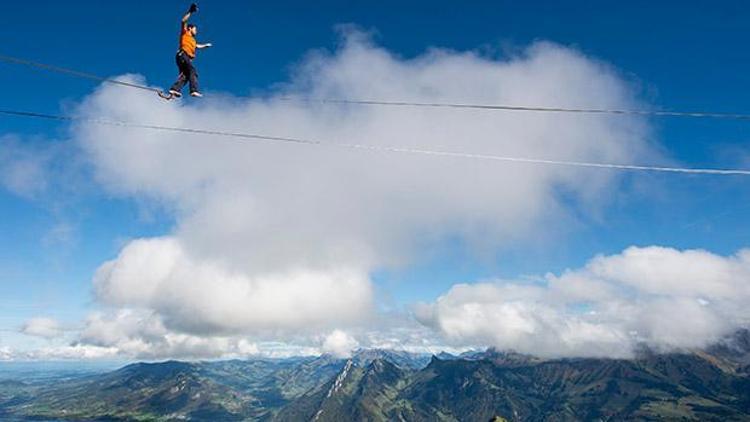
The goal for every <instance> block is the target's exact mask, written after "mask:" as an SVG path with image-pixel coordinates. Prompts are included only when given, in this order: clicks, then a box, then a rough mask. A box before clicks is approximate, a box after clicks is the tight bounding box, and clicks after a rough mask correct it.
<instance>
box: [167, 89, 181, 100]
mask: <svg viewBox="0 0 750 422" xmlns="http://www.w3.org/2000/svg"><path fill="white" fill-rule="evenodd" d="M169 93H170V94H172V96H173V97H175V98H180V97H182V93H181V92H180V91H176V90H174V89H170V90H169Z"/></svg>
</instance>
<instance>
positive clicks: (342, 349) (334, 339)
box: [321, 330, 359, 358]
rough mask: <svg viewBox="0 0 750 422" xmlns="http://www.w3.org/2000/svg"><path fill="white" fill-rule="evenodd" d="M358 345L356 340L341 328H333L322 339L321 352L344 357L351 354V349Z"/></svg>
mask: <svg viewBox="0 0 750 422" xmlns="http://www.w3.org/2000/svg"><path fill="white" fill-rule="evenodd" d="M357 346H359V342H357V340H356V339H355V338H354V337H352V336H350V335H349V334H347V333H346V332H344V331H341V330H333V331H332V332H331V333H330V334H329V335H328V336H326V338H325V340H324V341H323V346H322V348H321V349H322V351H323V353H330V354H332V355H334V356H338V357H342V358H346V357H349V356H351V354H352V351H353V350H354V349H356V348H357Z"/></svg>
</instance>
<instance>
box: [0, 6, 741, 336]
mask: <svg viewBox="0 0 750 422" xmlns="http://www.w3.org/2000/svg"><path fill="white" fill-rule="evenodd" d="M185 6H186V4H185V3H184V2H176V1H160V2H145V1H135V2H129V3H117V4H115V3H111V2H100V1H75V2H57V1H54V2H53V1H41V2H29V3H25V2H14V3H13V4H12V5H7V6H6V7H5V8H4V9H3V12H2V13H3V17H4V19H3V25H2V26H0V39H3V40H5V41H4V43H3V47H2V51H1V52H0V53H2V54H8V55H13V56H18V57H24V58H28V59H31V60H38V61H40V62H45V63H50V64H56V65H60V66H67V67H72V68H75V69H80V70H83V71H86V72H91V73H95V74H99V75H121V74H125V73H138V74H141V75H144V76H145V77H146V78H147V79H148V81H149V82H150V83H153V84H159V85H163V86H167V85H168V84H169V83H171V81H172V79H173V76H174V73H175V70H174V63H173V55H174V50H175V42H176V38H177V26H178V20H179V17H180V14H181V12H182V11H183V9H184V8H185ZM201 6H202V9H201V11H200V13H199V14H198V15H197V16H196V17H195V19H194V20H195V22H196V23H197V24H198V25H199V28H200V34H199V37H198V38H199V39H200V40H205V41H210V42H212V43H213V44H214V48H212V49H210V50H207V51H202V52H201V54H200V57H199V58H198V61H197V66H198V68H199V72H200V75H201V83H202V85H203V87H204V89H205V90H206V92H207V93H218V92H223V93H230V94H232V95H235V96H247V95H257V94H263V93H265V92H268V91H269V90H271V89H273V87H274V86H276V85H277V84H279V83H283V82H286V81H288V80H289V79H290V72H291V71H292V69H294V66H295V65H296V64H298V63H300V62H301V61H302V60H304V58H305V57H306V55H307V54H308V53H309V52H310V51H313V50H316V49H327V50H334V49H335V48H336V47H337V45H338V43H339V42H340V38H339V36H338V35H337V34H336V31H335V30H334V28H335V27H336V26H337V25H339V24H355V25H357V26H359V27H360V28H363V29H364V30H367V31H373V33H374V34H375V35H374V42H375V43H376V44H377V45H379V46H381V47H383V48H384V49H387V50H389V51H390V52H392V53H393V54H395V55H397V56H400V57H403V58H411V57H415V56H418V55H420V54H423V53H424V52H425V51H426V50H428V49H430V48H432V47H441V48H446V49H451V50H456V51H466V50H476V51H479V52H481V54H484V55H485V56H488V57H500V58H502V57H504V55H506V54H507V52H509V51H515V50H518V49H523V48H525V47H526V46H528V45H529V44H530V43H532V42H534V41H537V40H548V41H552V42H554V43H557V44H560V45H562V46H566V47H570V48H572V49H575V50H577V51H580V52H582V53H583V54H585V55H586V56H587V57H590V58H593V60H600V61H602V62H606V63H608V64H609V65H611V66H612V67H613V68H614V69H615V72H616V73H617V74H618V75H619V77H620V78H622V79H623V80H625V81H626V82H628V83H629V84H631V86H634V87H635V89H636V91H637V96H638V97H639V98H640V99H641V100H642V101H644V102H646V103H651V104H654V105H656V106H658V107H661V108H665V109H674V110H690V111H692V110H698V111H702V110H705V111H716V112H747V111H748V107H747V101H745V94H744V93H745V92H747V91H748V89H750V78H748V77H747V69H748V65H750V50H748V49H747V42H748V40H749V38H750V37H749V35H748V31H747V24H746V23H747V22H748V20H749V19H750V9H749V8H747V6H746V5H745V4H744V3H743V2H738V1H721V2H676V1H674V2H673V1H664V2H656V3H654V2H646V1H634V2H614V1H612V2H610V1H604V2H590V1H579V2H566V4H561V3H560V2H552V1H549V2H547V1H541V2H525V3H523V4H521V3H519V2H513V1H492V2H490V1H487V2H472V3H470V4H461V3H460V2H447V1H430V2H426V1H412V2H407V4H404V2H397V1H390V0H387V1H380V2H358V1H355V2H344V1H341V2H335V1H322V2H314V3H310V2H293V1H277V2H266V3H262V2H246V1H222V2H205V4H202V5H201ZM0 86H2V89H3V94H2V96H1V98H0V107H2V108H8V109H18V110H29V111H38V112H50V113H57V112H61V111H65V110H69V109H70V107H71V106H72V105H74V104H76V103H77V102H78V101H80V100H82V99H83V98H85V97H87V96H88V95H90V94H91V93H92V90H93V89H94V88H95V85H92V83H91V82H90V81H86V80H79V79H75V78H70V77H68V76H65V75H56V74H50V73H45V72H43V71H36V70H30V69H27V68H23V67H19V66H16V65H9V64H5V63H0ZM394 100H398V98H394ZM457 100H458V101H460V100H461V99H460V98H459V99H457ZM539 105H544V104H539ZM649 123H650V124H651V127H652V129H653V131H654V135H653V136H654V138H655V139H656V140H657V141H658V143H659V144H660V147H661V149H662V150H663V151H664V152H665V155H667V156H668V157H670V158H671V159H672V160H673V161H674V162H677V163H680V164H681V165H685V166H690V167H727V168H729V167H742V168H747V167H750V153H749V152H748V145H750V140H748V137H747V133H748V128H750V123H748V122H743V121H732V120H719V119H703V120H701V119H688V118H655V119H652V120H650V121H649ZM0 135H14V136H18V139H20V140H19V141H18V142H19V143H20V144H21V145H22V146H24V147H28V148H30V149H31V150H32V151H34V150H38V151H46V150H48V149H49V147H50V146H54V145H56V144H63V143H64V142H65V141H66V140H67V139H68V138H69V137H70V133H69V131H68V128H67V127H66V125H64V124H57V123H49V122H44V121H36V120H24V119H13V118H8V117H0ZM6 139H7V138H6ZM40 153H41V152H40ZM80 159H81V157H77V156H75V155H72V156H71V155H66V156H65V158H64V159H63V160H60V159H59V158H57V159H56V161H55V162H54V163H53V164H52V165H53V166H54V167H55V169H56V170H55V171H54V172H53V173H52V174H54V175H56V176H59V175H61V174H64V173H65V170H59V169H60V168H64V167H65V166H66V164H68V165H72V166H74V167H75V165H77V160H80ZM79 181H80V180H79ZM616 186H617V189H623V190H624V191H627V194H624V193H623V194H620V193H618V192H612V193H611V198H610V200H609V201H608V203H607V205H606V206H605V207H604V208H603V210H601V211H599V212H598V216H597V217H596V218H585V219H583V222H579V223H577V224H576V225H574V226H572V227H555V226H554V225H553V226H550V227H549V230H548V231H550V232H559V233H560V236H561V237H560V238H558V239H557V241H556V242H555V243H554V244H549V243H547V242H546V240H545V239H540V240H539V241H532V242H529V243H526V244H523V245H520V246H518V247H508V246H506V247H503V248H499V249H498V250H495V251H493V253H492V254H491V255H490V256H483V257H476V256H472V255H471V254H470V253H467V252H466V251H465V250H463V249H462V248H461V247H460V246H457V245H453V244H451V243H450V242H448V244H447V246H445V247H444V248H443V249H441V252H440V253H439V254H437V255H435V256H431V257H430V258H429V259H426V260H420V261H418V262H412V263H410V264H409V265H407V266H405V267H403V268H400V269H388V270H382V271H377V272H376V273H375V274H374V275H373V277H374V280H375V283H376V285H377V286H379V287H378V289H379V292H380V293H379V294H380V295H381V298H383V300H385V301H386V302H387V303H389V304H391V305H395V306H401V305H406V304H409V303H413V302H415V301H432V300H434V299H435V298H436V297H438V296H439V295H441V294H443V293H444V292H445V291H446V290H447V289H449V288H450V286H451V285H453V284H454V283H457V282H469V281H475V280H479V279H483V278H490V277H502V278H514V277H520V276H524V275H532V274H544V273H547V272H553V273H559V272H561V271H563V270H564V269H566V268H578V267H581V266H582V265H584V264H585V263H586V262H587V261H588V260H589V259H591V257H593V256H595V255H597V254H605V255H608V254H616V253H619V252H620V251H622V250H623V249H625V248H627V247H629V246H633V245H635V246H649V245H662V246H667V247H672V248H676V249H695V248H700V249H706V250H708V251H711V252H713V253H716V254H718V255H730V254H733V253H734V252H736V251H737V250H739V249H741V248H743V247H746V246H747V245H748V239H749V237H750V225H747V224H746V219H747V218H746V217H747V215H748V212H749V211H750V187H748V186H749V185H748V183H747V180H746V178H744V177H713V176H684V175H669V174H667V175H653V174H646V175H628V176H626V177H625V179H624V180H623V182H622V184H618V185H616ZM654 190H658V192H659V194H658V195H654V194H653V192H654ZM571 212H572V213H574V214H575V213H576V212H578V211H577V210H576V209H575V206H572V208H571ZM175 224H176V222H175V220H174V216H172V215H170V213H168V212H165V211H164V210H161V209H158V208H153V207H150V206H148V205H144V203H143V202H142V201H139V200H138V199H136V198H132V197H121V196H117V195H114V194H113V193H112V192H111V191H108V190H106V189H103V188H101V186H99V185H98V184H97V183H96V182H95V181H81V183H80V184H76V185H75V186H71V187H70V190H66V189H64V188H62V189H60V188H59V187H57V186H56V188H55V189H54V190H53V191H52V192H45V193H44V194H42V195H40V196H38V197H34V198H29V197H24V196H19V195H17V194H15V193H13V192H11V191H8V190H0V233H2V235H1V236H0V327H1V328H3V329H10V330H13V329H16V328H17V327H19V326H21V325H22V324H23V323H24V322H25V321H27V320H28V319H29V318H32V317H36V316H39V315H44V316H48V317H51V318H56V319H58V320H60V321H63V322H66V323H68V324H71V325H72V326H77V325H79V324H80V321H81V320H82V319H83V318H85V316H86V315H87V314H88V313H89V312H91V310H92V309H95V308H97V305H96V304H95V303H94V302H95V300H94V298H93V296H92V290H91V279H92V276H93V274H94V272H95V271H96V269H97V268H98V267H99V266H100V265H101V264H102V263H103V262H104V261H106V260H109V259H112V258H114V257H115V256H116V255H117V253H118V252H119V251H120V249H121V248H122V247H123V245H124V244H125V243H126V242H127V241H128V239H134V238H143V237H152V236H161V235H165V234H168V233H169V232H170V231H171V230H172V228H173V227H174V226H175ZM547 224H549V223H547ZM0 334H1V333H0ZM2 338H3V336H2V335H0V339H2ZM26 342H28V343H26ZM3 343H5V344H10V345H13V346H18V347H32V346H34V345H38V344H43V343H40V340H38V339H31V338H26V337H24V336H10V337H7V338H6V339H5V341H3V342H0V346H2V345H3ZM29 345H31V346H29Z"/></svg>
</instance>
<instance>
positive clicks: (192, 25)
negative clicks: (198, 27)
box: [187, 23, 195, 29]
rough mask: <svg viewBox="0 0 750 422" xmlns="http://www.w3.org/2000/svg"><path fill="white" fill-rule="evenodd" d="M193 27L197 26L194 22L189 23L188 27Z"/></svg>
mask: <svg viewBox="0 0 750 422" xmlns="http://www.w3.org/2000/svg"><path fill="white" fill-rule="evenodd" d="M193 28H195V24H194V23H189V24H187V29H193Z"/></svg>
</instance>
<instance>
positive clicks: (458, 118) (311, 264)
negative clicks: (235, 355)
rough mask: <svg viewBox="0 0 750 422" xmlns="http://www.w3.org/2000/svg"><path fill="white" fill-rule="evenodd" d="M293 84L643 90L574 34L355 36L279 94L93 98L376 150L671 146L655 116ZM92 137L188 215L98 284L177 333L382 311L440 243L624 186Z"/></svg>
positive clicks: (121, 186)
mask: <svg viewBox="0 0 750 422" xmlns="http://www.w3.org/2000/svg"><path fill="white" fill-rule="evenodd" d="M130 78H131V79H134V80H140V77H136V76H131V77H130ZM141 81H142V80H141ZM289 96H304V97H315V98H321V97H335V98H342V97H343V98H368V99H391V100H410V101H427V102H432V101H460V102H481V103H509V104H528V105H532V104H543V105H546V106H573V107H575V106H587V107H611V108H633V107H637V106H638V104H636V100H635V99H634V95H633V92H632V90H631V89H630V86H629V85H628V84H627V83H625V82H624V81H623V80H622V79H621V78H620V77H619V75H618V74H617V72H615V71H614V70H613V69H611V68H610V67H608V66H606V65H605V64H602V63H600V62H598V61H596V60H592V59H590V58H588V57H586V56H584V55H582V54H581V53H579V52H576V51H574V50H571V49H568V48H565V47H561V46H558V45H554V44H550V43H537V44H534V45H532V46H530V47H529V48H528V49H526V50H525V51H524V52H523V53H521V54H518V55H515V56H509V57H505V58H501V59H497V58H490V57H483V56H481V55H479V54H476V53H473V52H454V51H446V50H440V49H434V50H431V51H429V52H427V53H425V54H423V55H421V56H419V57H416V58H413V59H403V58H400V57H397V56H395V55H393V54H391V53H390V52H388V51H386V50H385V49H382V48H379V47H377V46H375V45H373V44H372V43H371V42H370V41H369V40H367V38H366V37H364V36H362V35H361V34H356V33H354V34H349V35H347V36H345V37H344V40H343V42H342V45H341V46H340V48H339V49H337V50H336V51H334V52H332V53H324V52H316V53H313V54H310V55H309V56H308V57H307V58H306V59H305V60H303V62H302V63H301V64H300V65H299V66H298V67H297V70H296V71H295V73H294V75H293V77H292V79H291V80H290V81H289V83H287V84H285V85H283V86H280V87H277V88H276V89H275V90H273V91H271V93H270V94H268V95H266V96H265V97H263V98H232V97H227V96H222V95H218V94H216V95H214V96H213V98H211V96H208V98H206V99H205V101H202V102H190V101H189V100H185V101H183V102H181V103H180V102H170V103H167V102H161V101H158V100H157V99H155V98H154V97H152V96H149V95H147V94H144V93H143V92H139V91H137V90H123V89H122V88H121V87H113V86H102V87H100V88H99V89H98V90H97V91H96V92H95V93H93V94H92V95H91V96H90V97H89V98H87V99H86V100H85V101H84V102H83V104H82V105H81V106H80V107H79V110H78V112H79V113H80V114H82V115H84V116H86V117H90V118H94V119H115V120H124V121H133V122H139V123H155V124H162V125H171V126H183V127H195V128H203V129H218V130H226V131H234V132H252V133H260V134H269V135H276V136H289V137H300V138H305V139H317V140H323V141H331V142H348V143H357V144H363V145H375V146H400V147H419V148H425V149H442V150H455V151H464V152H476V153H491V154H502V155H511V156H522V157H534V158H545V159H554V160H576V161H612V162H619V163H628V162H632V161H634V160H637V159H645V160H658V159H659V157H658V155H657V154H656V153H654V152H653V150H652V149H651V148H650V146H649V142H648V138H649V129H648V126H647V125H646V124H645V123H644V122H643V121H642V120H639V119H637V118H628V117H622V116H620V117H616V118H613V117H607V116H602V115H596V116H595V115H572V116H571V115H565V116H562V115H559V114H553V113H537V114H534V113H487V112H481V111H480V112H477V111H465V110H440V109H406V108H387V107H361V106H347V105H331V104H327V105H326V104H321V103H316V102H294V101H288V100H286V99H285V98H286V97H289ZM73 135H74V138H75V139H76V142H77V143H78V144H79V145H80V147H81V149H82V151H83V153H84V154H85V156H86V157H87V159H88V161H89V162H90V163H91V165H92V166H93V169H94V173H95V177H96V180H97V181H99V182H100V183H101V184H102V185H103V186H105V187H106V188H107V189H108V190H109V191H110V192H112V193H113V194H116V195H121V196H125V197H132V198H135V199H137V200H139V201H144V200H148V201H152V202H153V203H156V204H159V205H160V206H162V207H163V208H164V209H165V210H167V211H168V212H169V213H170V214H171V215H172V216H173V217H174V222H175V224H174V230H172V231H171V232H170V233H165V234H164V236H162V237H158V238H151V239H136V240H133V241H132V242H130V243H128V244H127V245H125V247H124V248H123V249H122V251H121V252H120V254H119V256H117V257H115V258H114V259H113V260H112V261H110V262H107V263H104V264H103V265H102V266H101V268H100V269H99V271H98V272H97V275H96V277H95V280H94V285H95V292H96V297H97V299H98V300H99V301H100V303H103V304H105V305H107V306H111V307H112V308H114V309H131V308H132V309H140V310H142V311H147V312H153V313H154V314H155V315H157V316H158V317H159V320H160V321H161V322H162V323H163V324H164V327H165V329H167V330H169V332H174V333H181V334H186V335H196V336H209V335H216V334H221V335H235V334H236V335H240V334H241V335H263V334H268V333H273V335H277V336H282V335H298V334H299V333H300V332H305V331H314V332H316V333H318V334H320V333H330V332H331V330H334V329H338V328H346V327H348V326H356V325H357V324H360V323H361V322H362V321H365V320H370V321H372V318H373V313H374V311H373V310H374V309H375V308H376V306H375V303H374V302H375V299H374V295H373V294H372V291H373V286H372V283H371V281H370V275H371V274H372V272H373V271H376V270H380V269H384V268H392V267H397V266H404V265H410V264H411V263H413V262H415V260H418V259H428V258H429V256H430V254H431V253H432V252H434V251H435V250H437V249H438V248H440V247H441V245H443V243H444V242H446V241H451V242H454V243H453V244H455V243H456V242H455V241H456V240H458V242H457V243H458V244H461V245H465V247H466V248H469V249H470V250H472V251H482V252H488V251H489V252H493V251H496V250H497V249H498V248H501V247H507V246H509V245H511V244H514V243H515V242H519V241H522V239H524V238H526V237H528V236H536V237H538V236H539V235H540V233H541V232H540V231H539V230H538V227H540V225H541V224H544V223H545V222H547V223H549V222H552V221H557V222H559V221H569V220H570V219H571V218H572V217H571V215H570V214H573V213H568V210H569V209H570V207H576V208H579V209H582V210H589V209H592V208H597V207H599V206H600V205H601V204H602V203H604V202H605V201H606V199H607V196H608V195H607V192H609V190H610V189H611V188H612V187H613V185H614V184H616V183H617V179H616V175H615V173H613V172H608V171H602V170H590V169H571V168H562V167H555V166H541V165H527V164H501V163H492V162H489V163H488V162H477V161H472V160H465V159H457V158H437V157H422V156H410V155H398V154H386V153H372V152H363V151H349V150H338V149H335V148H328V147H313V146H304V145H288V144H287V145H279V144H273V143H264V142H253V143H250V142H242V141H238V140H233V139H227V138H218V137H211V136H208V135H189V134H175V133H169V132H159V131H148V130H142V129H135V128H128V127H119V128H113V127H110V126H99V125H96V124H92V123H85V122H83V123H78V124H76V126H75V127H74V128H73ZM575 215H586V213H585V212H583V213H580V212H576V213H575ZM584 218H585V217H584ZM518 294H526V293H523V292H518ZM348 343H352V344H353V342H348Z"/></svg>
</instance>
